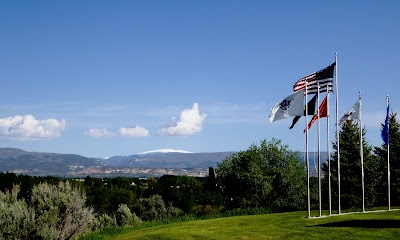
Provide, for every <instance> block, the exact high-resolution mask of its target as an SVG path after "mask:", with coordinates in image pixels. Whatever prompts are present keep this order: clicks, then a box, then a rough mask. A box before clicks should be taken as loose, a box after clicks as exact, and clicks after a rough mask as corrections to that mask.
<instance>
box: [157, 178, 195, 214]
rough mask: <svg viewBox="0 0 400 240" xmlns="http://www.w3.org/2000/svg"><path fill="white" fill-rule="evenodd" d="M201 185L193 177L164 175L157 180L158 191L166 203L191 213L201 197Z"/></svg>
mask: <svg viewBox="0 0 400 240" xmlns="http://www.w3.org/2000/svg"><path fill="white" fill-rule="evenodd" d="M202 190H203V184H202V183H201V182H200V181H198V180H197V179H196V178H194V177H189V176H172V175H164V176H162V177H160V179H159V180H158V191H159V193H160V194H161V196H162V198H163V199H164V201H165V202H167V203H172V205H173V206H174V207H177V208H180V209H182V210H183V211H184V212H185V213H192V212H193V207H194V206H195V205H196V204H198V203H199V199H200V198H201V197H202Z"/></svg>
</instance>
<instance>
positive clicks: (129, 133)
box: [118, 125, 150, 137]
mask: <svg viewBox="0 0 400 240" xmlns="http://www.w3.org/2000/svg"><path fill="white" fill-rule="evenodd" d="M149 133H150V132H149V130H147V129H146V128H143V127H140V126H138V125H136V126H134V127H122V128H120V129H119V130H118V134H119V135H120V136H124V137H147V136H149Z"/></svg>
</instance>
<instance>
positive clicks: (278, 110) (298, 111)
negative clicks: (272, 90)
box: [269, 90, 304, 123]
mask: <svg viewBox="0 0 400 240" xmlns="http://www.w3.org/2000/svg"><path fill="white" fill-rule="evenodd" d="M303 115H304V90H301V91H298V92H296V93H294V94H292V95H290V96H287V97H286V98H284V99H282V100H281V101H279V102H278V103H277V104H276V105H275V106H274V107H273V108H272V113H271V115H270V116H269V121H270V122H271V123H272V122H273V121H277V120H280V119H283V118H288V117H294V116H303Z"/></svg>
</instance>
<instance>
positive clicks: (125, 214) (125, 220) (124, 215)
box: [117, 204, 141, 226]
mask: <svg viewBox="0 0 400 240" xmlns="http://www.w3.org/2000/svg"><path fill="white" fill-rule="evenodd" d="M117 223H118V225H119V226H125V225H129V226H133V225H138V224H140V223H141V220H140V218H138V217H137V216H136V214H135V213H132V212H131V210H130V209H129V208H128V206H127V205H126V204H120V205H119V206H118V210H117Z"/></svg>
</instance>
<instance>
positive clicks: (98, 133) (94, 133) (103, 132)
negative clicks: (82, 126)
mask: <svg viewBox="0 0 400 240" xmlns="http://www.w3.org/2000/svg"><path fill="white" fill-rule="evenodd" d="M86 135H88V136H91V137H95V138H109V137H112V136H114V135H115V133H113V132H110V131H108V130H107V129H106V128H91V129H89V130H88V131H86Z"/></svg>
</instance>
